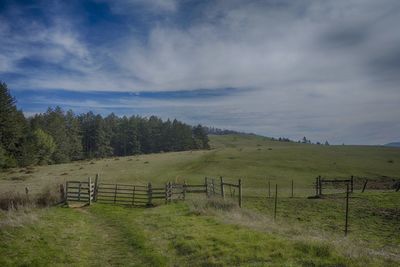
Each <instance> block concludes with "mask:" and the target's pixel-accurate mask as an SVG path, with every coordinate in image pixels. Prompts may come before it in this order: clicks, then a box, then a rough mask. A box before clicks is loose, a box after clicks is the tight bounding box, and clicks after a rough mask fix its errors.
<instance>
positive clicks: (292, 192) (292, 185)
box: [292, 179, 293, 198]
mask: <svg viewBox="0 0 400 267" xmlns="http://www.w3.org/2000/svg"><path fill="white" fill-rule="evenodd" d="M292 198H293V179H292Z"/></svg>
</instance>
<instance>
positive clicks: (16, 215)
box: [0, 206, 39, 229]
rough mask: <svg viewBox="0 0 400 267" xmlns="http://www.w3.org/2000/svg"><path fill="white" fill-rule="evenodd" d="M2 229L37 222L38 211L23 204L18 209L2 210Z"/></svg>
mask: <svg viewBox="0 0 400 267" xmlns="http://www.w3.org/2000/svg"><path fill="white" fill-rule="evenodd" d="M0 218H1V220H0V229H2V228H6V227H22V226H24V225H26V224H30V223H35V222H37V221H38V219H39V214H38V212H34V208H32V207H28V206H22V207H19V208H18V209H10V210H7V211H1V210H0Z"/></svg>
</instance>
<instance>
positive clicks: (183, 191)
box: [182, 180, 187, 200]
mask: <svg viewBox="0 0 400 267" xmlns="http://www.w3.org/2000/svg"><path fill="white" fill-rule="evenodd" d="M186 185H187V184H186V180H185V181H184V182H183V186H182V193H183V200H185V199H186Z"/></svg>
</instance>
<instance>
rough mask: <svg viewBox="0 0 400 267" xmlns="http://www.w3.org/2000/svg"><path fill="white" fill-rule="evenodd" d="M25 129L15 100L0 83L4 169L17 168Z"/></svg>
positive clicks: (23, 120) (3, 84)
mask: <svg viewBox="0 0 400 267" xmlns="http://www.w3.org/2000/svg"><path fill="white" fill-rule="evenodd" d="M26 127H27V123H26V120H25V117H24V115H23V113H22V112H21V111H19V110H17V107H16V100H15V99H14V98H13V97H12V96H11V94H10V91H9V89H8V87H7V85H6V84H5V83H3V82H1V81H0V145H1V146H2V149H3V158H4V160H5V163H4V165H5V166H6V167H15V166H17V164H18V162H17V158H18V154H19V152H20V149H21V147H20V143H21V140H22V139H23V137H24V132H25V130H26Z"/></svg>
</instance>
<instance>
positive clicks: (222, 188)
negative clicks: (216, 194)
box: [220, 176, 225, 198]
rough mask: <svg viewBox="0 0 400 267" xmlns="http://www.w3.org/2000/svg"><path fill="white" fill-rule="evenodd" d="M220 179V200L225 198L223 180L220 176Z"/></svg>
mask: <svg viewBox="0 0 400 267" xmlns="http://www.w3.org/2000/svg"><path fill="white" fill-rule="evenodd" d="M220 179H221V196H222V198H225V192H224V180H223V178H222V176H221V177H220Z"/></svg>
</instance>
